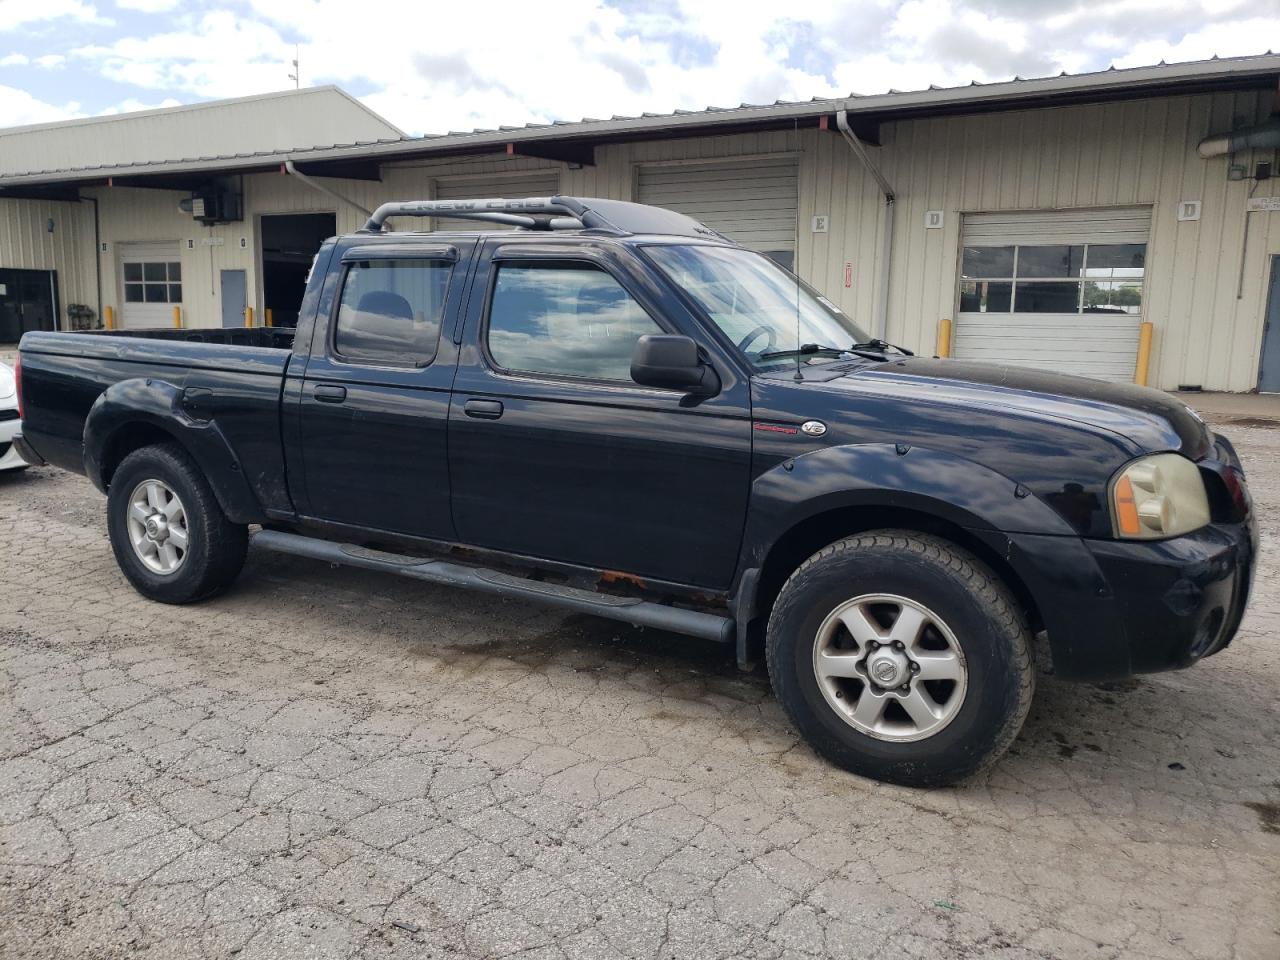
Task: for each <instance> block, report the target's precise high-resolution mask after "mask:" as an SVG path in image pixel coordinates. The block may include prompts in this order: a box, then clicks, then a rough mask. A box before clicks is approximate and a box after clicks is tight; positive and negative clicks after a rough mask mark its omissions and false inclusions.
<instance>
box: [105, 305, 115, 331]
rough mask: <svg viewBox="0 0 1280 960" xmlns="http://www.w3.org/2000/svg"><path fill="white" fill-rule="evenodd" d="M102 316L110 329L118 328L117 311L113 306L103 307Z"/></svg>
mask: <svg viewBox="0 0 1280 960" xmlns="http://www.w3.org/2000/svg"><path fill="white" fill-rule="evenodd" d="M102 318H103V321H104V323H105V324H106V328H107V329H108V330H114V329H115V328H116V312H115V310H113V309H112V308H111V307H103V308H102Z"/></svg>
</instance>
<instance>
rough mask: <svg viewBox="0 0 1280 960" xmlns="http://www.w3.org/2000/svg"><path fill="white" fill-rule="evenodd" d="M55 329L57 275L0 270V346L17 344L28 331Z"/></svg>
mask: <svg viewBox="0 0 1280 960" xmlns="http://www.w3.org/2000/svg"><path fill="white" fill-rule="evenodd" d="M57 329H58V280H57V274H56V273H55V272H54V271H52V270H0V343H17V342H18V341H19V340H21V339H22V335H23V334H24V333H26V332H28V331H29V330H57Z"/></svg>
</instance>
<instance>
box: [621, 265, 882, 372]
mask: <svg viewBox="0 0 1280 960" xmlns="http://www.w3.org/2000/svg"><path fill="white" fill-rule="evenodd" d="M645 252H646V253H647V254H648V255H649V256H650V257H652V258H653V259H654V260H655V261H656V262H657V264H658V266H659V268H660V269H661V270H662V271H663V272H664V273H665V274H666V275H667V276H668V277H669V278H670V279H671V281H672V282H673V283H675V284H676V285H677V286H679V287H680V288H682V289H683V290H685V291H687V292H688V293H689V295H690V296H692V297H693V299H694V300H696V301H697V303H698V305H699V306H700V307H702V309H703V310H705V311H706V312H707V315H708V316H710V317H711V319H712V321H713V322H714V323H715V324H716V326H718V327H719V328H720V329H721V330H723V331H724V333H725V335H726V336H728V337H729V339H730V340H732V341H733V342H734V343H736V344H737V345H738V348H739V349H740V350H741V351H742V352H743V353H745V354H746V355H747V359H749V360H750V361H751V363H752V364H753V365H754V366H755V367H756V368H757V369H767V368H773V367H786V366H795V363H796V355H797V354H796V350H797V348H802V347H803V348H804V349H801V350H800V354H801V356H802V359H803V362H805V363H812V364H816V363H831V362H832V361H833V360H837V359H840V357H839V354H838V353H833V352H819V349H820V348H823V347H832V348H835V350H844V349H847V348H848V347H850V346H851V345H852V344H854V343H862V342H864V341H866V340H868V339H870V338H869V337H868V336H867V334H866V333H864V332H863V331H862V330H860V329H859V328H858V325H857V324H855V323H854V322H853V320H852V319H850V318H849V317H847V316H846V315H845V314H843V313H841V312H840V308H839V307H837V306H836V305H835V304H834V303H832V302H831V301H830V300H828V299H827V298H826V297H822V296H819V295H818V294H817V293H816V292H815V291H814V290H813V289H812V288H811V287H809V286H808V285H807V284H805V283H803V282H801V281H799V280H797V279H796V277H795V276H794V275H793V274H790V273H787V272H786V271H785V270H783V269H782V268H781V267H779V266H777V265H776V264H775V263H774V262H773V261H772V260H769V259H768V258H767V257H764V256H762V255H761V254H758V253H752V252H751V251H749V250H742V249H740V248H735V247H712V246H703V245H700V244H687V245H686V244H670V245H667V244H663V245H661V246H658V245H654V246H651V247H646V248H645ZM797 314H798V317H797ZM797 326H798V328H799V329H798V331H797ZM779 354H784V355H779Z"/></svg>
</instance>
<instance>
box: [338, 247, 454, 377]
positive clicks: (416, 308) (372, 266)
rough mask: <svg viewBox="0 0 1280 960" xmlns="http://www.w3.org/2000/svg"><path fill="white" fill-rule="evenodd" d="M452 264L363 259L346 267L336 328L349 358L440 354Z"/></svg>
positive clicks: (424, 359)
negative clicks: (442, 324)
mask: <svg viewBox="0 0 1280 960" xmlns="http://www.w3.org/2000/svg"><path fill="white" fill-rule="evenodd" d="M452 266H453V265H452V264H450V263H447V262H444V261H440V260H363V261H360V262H358V263H353V264H351V266H350V267H349V268H348V269H347V276H346V279H345V280H344V281H343V284H342V300H341V303H340V304H339V306H338V322H337V324H336V326H335V328H334V334H333V345H334V350H335V352H336V353H337V354H338V356H340V357H341V358H343V359H344V360H372V361H375V362H380V363H400V364H405V365H416V366H422V365H424V364H427V363H430V362H431V359H432V358H433V357H434V356H435V355H436V345H437V344H438V343H439V341H440V320H441V317H442V316H443V315H444V298H445V291H446V290H447V289H448V286H449V274H450V273H451V271H452Z"/></svg>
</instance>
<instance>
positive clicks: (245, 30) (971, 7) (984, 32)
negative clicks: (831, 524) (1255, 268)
mask: <svg viewBox="0 0 1280 960" xmlns="http://www.w3.org/2000/svg"><path fill="white" fill-rule="evenodd" d="M295 45H296V46H297V48H298V50H299V60H300V61H301V62H300V68H301V82H302V84H303V85H304V86H313V85H317V84H326V83H332V84H337V85H339V86H341V87H343V88H344V89H346V90H347V91H349V92H350V93H352V94H354V95H355V96H357V97H359V98H360V99H361V100H362V101H363V102H364V103H366V104H367V105H368V106H369V107H371V108H372V109H374V110H376V111H377V112H379V113H381V114H382V115H383V116H385V117H386V118H387V119H388V120H390V121H391V122H392V123H395V124H396V125H398V126H399V127H401V128H402V129H404V130H405V131H406V132H408V133H410V134H414V135H417V134H423V133H445V132H448V131H450V130H471V129H473V128H476V127H495V126H498V125H500V124H523V123H527V122H539V123H543V122H549V121H551V120H578V119H581V118H583V117H610V116H614V115H624V116H634V115H638V114H640V113H643V112H653V113H668V112H671V111H672V110H677V109H694V110H697V109H702V108H704V107H707V106H736V105H738V104H740V103H770V102H773V101H774V100H803V99H808V98H810V97H815V96H818V97H824V96H833V95H838V96H844V95H848V94H853V93H862V94H870V93H882V92H884V91H885V90H888V89H890V88H893V89H899V90H910V89H919V88H922V87H927V86H929V85H930V84H937V85H939V86H954V85H958V84H967V83H969V82H970V81H975V80H976V81H979V82H990V81H995V80H1008V79H1011V78H1012V77H1015V76H1020V77H1042V76H1050V75H1054V74H1057V73H1059V72H1061V71H1064V70H1065V71H1067V72H1068V73H1078V72H1082V71H1089V70H1104V69H1106V68H1107V67H1110V66H1113V65H1114V66H1116V67H1126V66H1142V65H1147V64H1153V63H1157V62H1159V61H1161V60H1165V61H1168V62H1171V63H1172V62H1178V61H1189V60H1200V59H1207V58H1209V57H1211V56H1213V55H1215V54H1216V55H1218V56H1224V57H1225V56H1240V55H1247V54H1256V53H1263V52H1266V51H1267V50H1268V49H1274V50H1277V51H1280V0H1115V2H1107V3H1102V2H1074V3H1073V2H1072V0H1052V2H1048V0H987V2H982V3H979V2H971V0H905V2H902V0H898V2H892V0H787V2H785V3H762V2H756V3H753V2H751V0H652V2H640V0H484V2H456V0H453V2H441V0H435V2H432V0H363V2H353V0H194V2H192V0H188V2H180V0H115V2H107V0H102V2H95V0H0V126H16V125H19V124H24V123H41V122H45V121H50V120H62V119H68V118H72V117H79V116H92V115H99V114H111V113H120V112H123V111H128V110H140V109H146V108H150V107H159V106H171V105H174V104H179V103H194V102H197V101H200V100H209V99H217V98H221V97H236V96H245V95H249V94H255V93H266V92H269V91H273V90H281V89H287V88H289V87H292V86H293V85H294V81H293V80H291V79H290V78H289V74H290V73H292V72H293V67H292V65H291V64H290V61H291V60H292V59H293V58H294V49H295Z"/></svg>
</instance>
